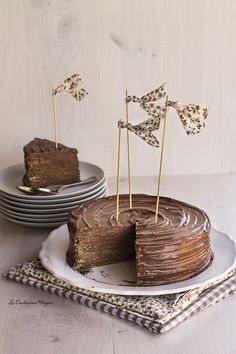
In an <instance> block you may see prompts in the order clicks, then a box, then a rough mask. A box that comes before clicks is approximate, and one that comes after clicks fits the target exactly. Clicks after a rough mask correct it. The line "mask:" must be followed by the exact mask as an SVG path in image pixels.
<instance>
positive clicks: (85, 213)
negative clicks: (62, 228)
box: [67, 194, 213, 286]
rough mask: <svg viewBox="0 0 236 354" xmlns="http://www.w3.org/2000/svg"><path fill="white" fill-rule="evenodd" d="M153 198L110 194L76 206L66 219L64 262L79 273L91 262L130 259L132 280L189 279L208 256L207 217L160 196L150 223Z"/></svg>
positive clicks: (207, 262)
mask: <svg viewBox="0 0 236 354" xmlns="http://www.w3.org/2000/svg"><path fill="white" fill-rule="evenodd" d="M155 208H156V197H155V196H148V195H142V194H136V195H133V209H132V210H131V209H129V196H128V195H121V196H120V208H119V218H118V221H117V220H116V196H110V197H106V198H101V199H99V200H96V201H93V202H90V203H87V204H84V205H81V206H80V207H79V208H77V209H75V210H73V211H72V212H71V214H70V217H69V220H68V229H69V238H70V239H69V250H68V252H67V260H68V263H69V265H70V266H71V267H72V268H73V269H74V270H77V271H79V272H81V273H86V272H88V271H90V270H91V269H92V268H93V267H95V266H102V265H108V264H113V263H118V262H122V261H127V260H132V259H134V260H135V261H136V284H137V285H139V286H153V285H161V284H169V283H173V282H178V281H183V280H186V279H189V278H191V277H193V276H195V275H197V274H199V273H201V272H202V271H203V270H205V269H206V268H207V267H208V266H209V265H210V263H211V261H212V259H213V254H212V251H211V247H210V221H209V219H208V217H207V215H206V213H205V212H204V211H202V210H200V209H198V208H196V207H194V206H192V205H189V204H187V203H184V202H181V201H178V200H174V199H170V198H164V197H161V198H160V204H159V213H158V222H157V223H155Z"/></svg>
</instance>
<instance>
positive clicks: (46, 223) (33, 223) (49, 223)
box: [0, 191, 107, 228]
mask: <svg viewBox="0 0 236 354" xmlns="http://www.w3.org/2000/svg"><path fill="white" fill-rule="evenodd" d="M106 195H107V193H106V191H105V193H104V194H103V195H101V196H100V197H99V198H102V197H106ZM72 209H73V208H72ZM69 211H70V210H69ZM69 211H68V213H69ZM0 215H1V216H2V217H3V218H4V219H6V220H9V221H12V222H13V223H15V224H19V225H24V226H30V227H37V228H40V227H49V228H51V227H57V226H60V225H62V224H65V222H66V221H67V217H65V218H60V220H58V219H57V214H55V218H53V219H50V220H41V221H39V220H38V219H33V218H32V219H31V218H28V217H27V218H26V220H24V217H23V218H22V217H16V216H11V215H9V214H8V213H6V212H4V211H2V210H1V209H0Z"/></svg>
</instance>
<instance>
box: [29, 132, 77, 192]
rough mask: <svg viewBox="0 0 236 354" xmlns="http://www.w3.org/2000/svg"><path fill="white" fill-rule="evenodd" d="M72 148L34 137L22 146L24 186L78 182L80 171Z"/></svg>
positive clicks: (34, 186)
mask: <svg viewBox="0 0 236 354" xmlns="http://www.w3.org/2000/svg"><path fill="white" fill-rule="evenodd" d="M77 153H78V151H77V150H76V149H74V148H70V147H67V146H64V145H62V144H58V148H57V149H56V146H55V142H53V141H50V140H47V139H39V138H35V139H34V140H32V141H31V142H30V143H28V144H27V145H26V146H24V162H25V170H26V173H25V175H24V177H23V183H24V185H25V186H29V187H33V188H38V187H46V186H49V185H54V184H70V183H75V182H79V180H80V171H79V161H78V157H77Z"/></svg>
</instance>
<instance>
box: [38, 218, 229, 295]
mask: <svg viewBox="0 0 236 354" xmlns="http://www.w3.org/2000/svg"><path fill="white" fill-rule="evenodd" d="M68 244H69V235H68V230H67V225H62V226H61V227H59V228H58V229H56V230H54V231H52V232H51V233H50V234H49V237H48V238H47V239H46V241H44V242H43V244H42V249H41V251H40V253H39V257H40V260H41V262H42V264H43V266H44V267H45V268H46V269H48V270H49V272H50V273H52V274H53V275H55V276H56V277H58V278H60V279H62V280H64V281H66V282H68V283H70V284H72V285H74V286H78V287H81V288H83V289H87V290H91V291H96V292H101V293H109V294H120V295H164V294H173V293H179V292H182V291H187V290H190V289H194V288H197V287H199V286H202V285H206V284H208V283H210V282H212V281H214V280H217V279H220V278H221V277H223V276H224V275H226V274H227V272H229V270H230V269H232V268H233V267H235V256H236V249H235V242H234V241H233V240H232V239H231V238H230V237H229V236H228V235H226V234H224V233H221V232H219V231H217V230H215V229H213V228H212V230H211V247H212V250H213V253H214V260H213V262H212V264H211V265H210V266H209V267H208V268H207V269H206V270H205V271H204V272H202V273H201V274H199V275H197V276H195V277H193V278H191V279H188V280H185V281H182V282H178V283H173V284H168V285H159V286H148V287H140V286H135V285H134V284H135V264H134V262H123V263H117V264H113V265H109V266H104V267H96V268H94V269H93V271H92V272H90V273H88V274H86V275H82V274H80V273H79V272H76V271H74V270H72V269H71V268H70V267H69V265H68V264H67V261H66V252H67V250H68ZM130 284H133V286H131V285H130Z"/></svg>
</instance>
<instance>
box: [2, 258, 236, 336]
mask: <svg viewBox="0 0 236 354" xmlns="http://www.w3.org/2000/svg"><path fill="white" fill-rule="evenodd" d="M4 276H5V277H6V278H7V279H10V280H15V281H17V282H20V283H22V284H25V285H29V286H32V287H35V288H37V289H41V290H44V291H48V292H49V293H52V294H56V295H58V296H62V297H64V298H66V299H70V300H73V301H75V302H78V303H80V304H84V305H87V306H89V307H91V308H94V309H97V310H100V311H103V312H105V313H109V314H112V315H114V316H118V317H121V318H123V319H126V320H129V321H132V322H134V323H136V324H138V325H140V326H142V327H144V328H147V329H149V330H150V331H152V332H153V333H165V332H167V331H169V330H170V329H172V328H174V327H176V326H177V325H178V324H180V323H181V322H183V321H185V320H186V319H188V318H190V317H191V316H193V315H195V314H197V313H198V312H200V311H202V310H203V309H205V308H207V307H209V306H211V305H213V304H215V303H217V302H218V301H220V300H222V299H224V298H225V297H227V296H228V295H230V294H232V293H236V269H234V270H232V271H230V272H229V273H228V274H227V275H226V276H225V277H224V278H221V279H219V280H217V281H214V282H212V283H211V284H208V285H207V286H202V287H199V288H197V289H193V290H189V291H186V292H182V293H178V294H169V295H161V296H122V295H112V294H104V293H97V292H92V291H89V290H85V289H81V288H79V287H75V286H72V285H70V284H68V283H66V282H65V281H63V280H61V279H59V278H57V277H55V276H54V275H52V274H51V273H49V272H48V271H47V270H46V269H45V268H44V267H43V266H42V264H41V263H40V261H39V260H38V259H35V260H31V261H28V262H26V263H24V264H18V265H16V266H15V267H13V268H11V269H10V270H9V271H7V272H6V273H5V274H4Z"/></svg>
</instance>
